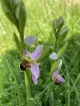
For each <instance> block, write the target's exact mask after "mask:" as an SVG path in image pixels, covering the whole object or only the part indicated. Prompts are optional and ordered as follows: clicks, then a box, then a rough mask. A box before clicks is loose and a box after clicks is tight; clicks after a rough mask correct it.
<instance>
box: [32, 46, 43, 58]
mask: <svg viewBox="0 0 80 106" xmlns="http://www.w3.org/2000/svg"><path fill="white" fill-rule="evenodd" d="M42 50H43V46H42V45H38V46H37V47H36V49H35V51H34V52H33V53H32V54H31V56H32V59H33V60H36V59H37V58H38V57H39V56H40V55H41V53H42Z"/></svg>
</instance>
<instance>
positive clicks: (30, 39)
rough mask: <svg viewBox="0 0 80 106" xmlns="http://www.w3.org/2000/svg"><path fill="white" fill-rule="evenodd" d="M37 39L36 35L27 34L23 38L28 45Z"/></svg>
mask: <svg viewBox="0 0 80 106" xmlns="http://www.w3.org/2000/svg"><path fill="white" fill-rule="evenodd" d="M37 39H38V37H37V36H28V37H26V38H25V39H24V43H25V44H27V45H28V46H30V45H32V44H33V43H35V42H36V40H37Z"/></svg>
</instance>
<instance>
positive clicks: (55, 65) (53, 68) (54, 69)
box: [50, 60, 60, 75]
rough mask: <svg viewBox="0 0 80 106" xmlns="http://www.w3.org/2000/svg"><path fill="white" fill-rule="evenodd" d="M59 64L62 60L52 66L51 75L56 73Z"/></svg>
mask: <svg viewBox="0 0 80 106" xmlns="http://www.w3.org/2000/svg"><path fill="white" fill-rule="evenodd" d="M59 63H60V60H57V61H56V62H55V63H53V64H52V66H51V70H50V75H52V74H53V73H54V72H55V71H56V69H57V68H58V65H59Z"/></svg>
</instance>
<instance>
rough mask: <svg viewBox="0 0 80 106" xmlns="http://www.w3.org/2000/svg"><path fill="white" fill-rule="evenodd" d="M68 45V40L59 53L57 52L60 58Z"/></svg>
mask: <svg viewBox="0 0 80 106" xmlns="http://www.w3.org/2000/svg"><path fill="white" fill-rule="evenodd" d="M67 46H68V42H67V43H66V44H65V45H64V46H63V47H62V48H61V49H60V50H59V51H58V53H57V55H58V58H60V57H61V56H62V55H63V53H64V52H65V50H66V48H67Z"/></svg>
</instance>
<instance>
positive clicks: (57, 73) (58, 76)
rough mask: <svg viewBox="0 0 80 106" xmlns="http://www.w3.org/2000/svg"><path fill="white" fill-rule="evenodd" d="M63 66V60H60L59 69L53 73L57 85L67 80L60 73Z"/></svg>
mask: <svg viewBox="0 0 80 106" xmlns="http://www.w3.org/2000/svg"><path fill="white" fill-rule="evenodd" d="M61 66H62V60H60V63H59V65H58V68H57V70H56V71H55V72H54V73H53V74H52V80H53V81H54V82H55V84H56V85H59V84H60V83H61V82H65V80H64V78H63V77H62V75H60V74H59V71H60V68H61Z"/></svg>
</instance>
